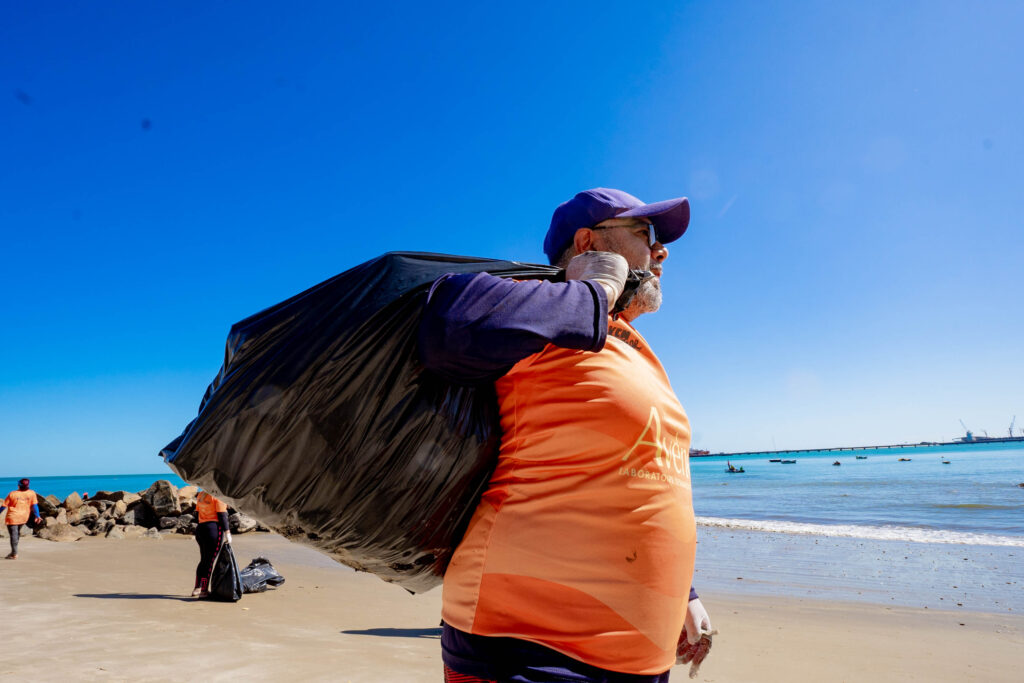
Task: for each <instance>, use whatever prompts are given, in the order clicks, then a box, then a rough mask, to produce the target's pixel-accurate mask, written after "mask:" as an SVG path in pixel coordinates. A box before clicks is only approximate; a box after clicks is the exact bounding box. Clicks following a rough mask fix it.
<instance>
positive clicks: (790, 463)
mask: <svg viewBox="0 0 1024 683" xmlns="http://www.w3.org/2000/svg"><path fill="white" fill-rule="evenodd" d="M779 462H781V463H782V464H783V465H792V464H793V463H795V462H796V460H780V461H779Z"/></svg>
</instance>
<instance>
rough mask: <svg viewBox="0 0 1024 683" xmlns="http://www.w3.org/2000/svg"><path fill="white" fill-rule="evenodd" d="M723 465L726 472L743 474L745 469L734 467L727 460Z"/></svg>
mask: <svg viewBox="0 0 1024 683" xmlns="http://www.w3.org/2000/svg"><path fill="white" fill-rule="evenodd" d="M725 465H726V469H725V471H726V472H728V473H729V474H743V472H744V471H745V470H744V469H743V468H742V467H736V466H735V465H733V464H732V463H731V462H729V461H728V460H726V461H725Z"/></svg>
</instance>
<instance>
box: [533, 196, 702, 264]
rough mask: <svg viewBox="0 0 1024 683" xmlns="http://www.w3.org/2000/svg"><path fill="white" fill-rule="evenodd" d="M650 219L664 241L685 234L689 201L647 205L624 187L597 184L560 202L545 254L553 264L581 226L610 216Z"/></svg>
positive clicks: (553, 217)
mask: <svg viewBox="0 0 1024 683" xmlns="http://www.w3.org/2000/svg"><path fill="white" fill-rule="evenodd" d="M634 217H637V218H650V219H651V224H652V225H654V234H655V237H657V239H658V241H659V242H661V243H662V244H668V243H669V242H673V241H675V240H677V239H679V238H680V237H682V236H683V233H684V232H686V226H688V225H689V224H690V200H689V199H687V198H686V197H679V198H677V199H666V200H665V201H663V202H655V203H654V204H644V203H643V202H642V201H640V200H639V199H637V198H636V197H634V196H633V195H631V194H629V193H628V192H623V191H622V190H611V189H608V188H605V187H595V188H594V189H593V190H585V191H583V192H580V193H579V194H578V195H576V196H575V197H573V198H572V199H570V200H569V201H567V202H565V203H563V204H561V205H559V207H558V208H557V209H555V213H554V215H552V216H551V227H549V228H548V234H547V236H545V237H544V253H545V254H547V256H548V261H549V262H550V263H554V262H555V261H557V260H558V257H559V256H561V255H562V252H563V251H565V248H566V247H568V246H569V244H570V243H572V238H573V236H575V235H576V231H577V230H579V229H580V228H590V227H593V226H595V225H597V224H598V223H600V222H601V221H606V220H608V219H609V218H634Z"/></svg>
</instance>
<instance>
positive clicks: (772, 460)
mask: <svg viewBox="0 0 1024 683" xmlns="http://www.w3.org/2000/svg"><path fill="white" fill-rule="evenodd" d="M768 462H782V458H772V459H771V460H769V461H768Z"/></svg>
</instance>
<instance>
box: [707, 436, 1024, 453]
mask: <svg viewBox="0 0 1024 683" xmlns="http://www.w3.org/2000/svg"><path fill="white" fill-rule="evenodd" d="M1020 442H1024V436H1004V437H976V438H974V439H972V440H971V441H922V442H920V443H898V444H887V445H884V446H836V447H834V448H797V449H792V450H785V451H742V452H738V453H706V454H705V453H700V454H694V453H690V457H691V458H712V457H715V458H717V457H721V456H730V457H732V456H737V455H786V454H792V453H852V452H855V451H881V450H886V449H889V448H928V447H930V446H977V445H979V444H986V443H1020Z"/></svg>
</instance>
